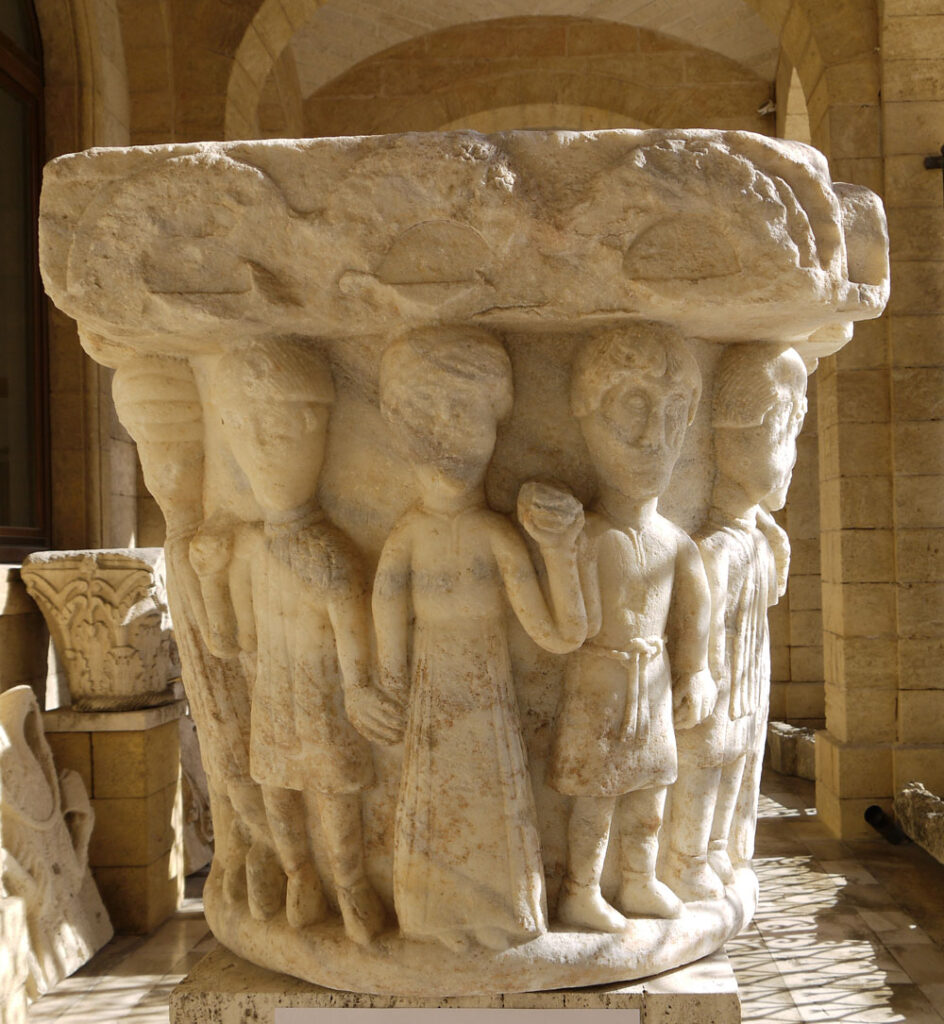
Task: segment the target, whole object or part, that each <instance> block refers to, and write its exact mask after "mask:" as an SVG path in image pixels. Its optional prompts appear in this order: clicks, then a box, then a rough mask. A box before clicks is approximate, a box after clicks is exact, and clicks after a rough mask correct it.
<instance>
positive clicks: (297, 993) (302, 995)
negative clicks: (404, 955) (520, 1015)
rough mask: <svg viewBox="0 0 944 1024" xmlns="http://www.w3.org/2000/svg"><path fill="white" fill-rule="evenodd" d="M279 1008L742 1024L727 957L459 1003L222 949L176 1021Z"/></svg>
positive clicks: (174, 996)
mask: <svg viewBox="0 0 944 1024" xmlns="http://www.w3.org/2000/svg"><path fill="white" fill-rule="evenodd" d="M278 1007H293V1008H300V1009H315V1008H326V1007H359V1008H374V1009H389V1008H394V1007H399V1008H416V1009H419V1008H439V1007H453V1008H461V1007H475V1008H495V1009H500V1008H506V1009H547V1010H562V1009H588V1010H589V1009H612V1010H633V1009H635V1010H639V1011H640V1013H639V1019H640V1024H653V1022H655V1021H659V1022H662V1024H738V1022H739V1021H740V1020H741V1002H740V999H739V997H738V989H737V981H736V980H735V977H734V972H733V971H732V969H731V965H730V963H729V961H728V958H727V956H726V954H725V953H724V952H718V953H714V954H712V955H711V956H708V957H705V958H704V959H702V960H699V961H697V962H696V963H694V964H689V965H688V966H686V967H681V968H679V969H678V970H675V971H667V972H666V973H665V974H659V975H656V976H655V977H652V978H646V979H644V980H642V981H636V982H632V983H631V984H625V983H624V984H616V985H599V986H595V987H592V988H579V989H562V990H557V991H551V992H525V993H520V994H517V995H511V994H509V995H502V994H495V995H480V996H456V997H453V998H446V999H442V998H434V997H428V998H424V997H413V996H389V995H388V996H383V995H370V994H367V993H361V992H340V991H337V990H334V989H328V988H323V987H322V986H320V985H312V984H310V983H308V982H305V981H300V980H299V979H298V978H292V977H289V976H288V975H285V974H277V973H276V972H274V971H268V970H266V969H265V968H263V967H257V966H256V965H255V964H251V963H249V962H247V961H246V960H243V959H242V958H241V957H238V956H236V954H235V953H231V952H230V951H229V950H228V949H226V948H225V947H223V946H219V947H218V948H216V949H215V950H213V951H212V952H210V953H208V954H207V955H206V956H205V957H204V958H203V959H202V960H201V961H200V962H199V963H198V964H197V966H196V967H194V969H193V970H192V971H191V972H190V973H189V974H188V975H187V977H186V978H184V980H183V981H182V982H181V983H180V984H179V985H178V986H177V987H176V988H175V989H174V991H173V992H172V993H171V998H170V1020H171V1024H241V1022H243V1021H248V1020H252V1021H259V1024H272V1021H273V1020H274V1018H275V1010H276V1008H278Z"/></svg>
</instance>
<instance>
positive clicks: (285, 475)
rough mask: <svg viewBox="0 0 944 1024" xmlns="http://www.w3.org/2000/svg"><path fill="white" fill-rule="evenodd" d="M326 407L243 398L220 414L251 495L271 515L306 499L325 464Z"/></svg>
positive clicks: (312, 491) (310, 403) (313, 490)
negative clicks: (247, 479)
mask: <svg viewBox="0 0 944 1024" xmlns="http://www.w3.org/2000/svg"><path fill="white" fill-rule="evenodd" d="M329 411H330V407H329V406H327V405H324V404H321V403H318V402H304V401H299V402H284V401H283V402H280V401H272V402H260V401H258V400H253V399H244V400H243V402H242V404H241V405H237V404H236V403H232V404H231V405H228V406H227V408H225V409H224V410H222V422H223V429H224V431H225V433H226V436H227V438H228V440H229V442H230V445H231V447H232V449H233V454H234V455H235V456H236V460H237V462H238V463H239V465H240V466H241V467H242V469H243V472H244V473H245V474H246V476H247V477H248V478H249V484H250V486H251V487H252V491H253V494H254V495H255V497H256V500H257V501H258V502H259V504H260V505H261V506H262V507H263V508H264V509H265V510H267V511H269V512H288V511H291V510H292V509H294V508H298V507H299V505H303V504H304V503H305V502H306V501H309V500H310V499H311V498H312V497H313V496H314V494H315V491H316V489H317V487H318V477H319V475H320V473H321V464H322V462H323V461H324V450H325V441H326V439H327V431H328V416H329Z"/></svg>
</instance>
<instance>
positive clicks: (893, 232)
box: [887, 103, 944, 260]
mask: <svg viewBox="0 0 944 1024" xmlns="http://www.w3.org/2000/svg"><path fill="white" fill-rule="evenodd" d="M941 111H942V113H941V121H942V123H944V103H942V104H941ZM887 216H888V234H889V243H890V252H891V256H892V258H893V259H895V260H942V259H944V208H942V206H941V204H940V203H938V204H937V205H936V206H930V207H924V206H922V207H917V206H902V207H889V209H888V210H887Z"/></svg>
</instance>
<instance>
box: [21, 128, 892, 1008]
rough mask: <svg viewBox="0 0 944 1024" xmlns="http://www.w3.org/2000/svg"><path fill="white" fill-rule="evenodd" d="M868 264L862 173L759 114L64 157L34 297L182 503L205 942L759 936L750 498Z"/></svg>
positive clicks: (769, 505) (608, 977)
mask: <svg viewBox="0 0 944 1024" xmlns="http://www.w3.org/2000/svg"><path fill="white" fill-rule="evenodd" d="M887 248H888V244H887V232H886V229H885V220H884V213H883V211H882V208H881V203H880V201H879V200H878V198H877V197H876V196H874V195H873V194H872V193H871V192H869V191H868V190H867V189H862V188H858V187H856V186H852V185H845V184H841V183H833V182H832V181H831V180H830V177H829V169H828V166H827V164H826V161H825V158H824V157H823V156H822V155H821V154H819V153H817V152H816V151H815V150H813V149H810V148H809V147H807V146H803V145H801V144H799V143H793V142H785V141H781V140H775V139H770V138H764V137H760V136H756V135H750V134H747V133H743V132H722V131H707V130H706V131H696V130H691V131H628V130H627V131H604V132H589V133H573V132H555V131H538V132H508V133H503V134H497V135H491V136H483V135H479V134H476V133H474V132H450V133H441V134H438V133H431V134H409V135H398V136H374V137H364V138H342V139H314V140H297V141H273V142H228V143H194V144H186V145H174V146H156V147H148V148H141V149H126V150H94V151H89V152H88V153H81V154H75V155H72V156H69V157H64V158H61V159H59V160H57V161H54V162H53V163H52V164H51V165H50V166H49V167H48V168H47V169H46V177H45V185H44V191H43V198H42V220H41V251H42V269H43V275H44V279H45V282H46V287H47V289H48V291H49V293H50V295H51V296H52V297H53V300H54V301H55V302H56V303H57V305H58V306H59V307H60V308H61V309H63V310H64V311H65V312H67V313H69V314H70V315H72V316H74V317H75V318H76V319H77V320H78V321H79V328H80V336H81V338H82V343H83V345H84V347H85V348H86V350H87V351H88V352H89V353H90V354H91V355H92V356H93V358H95V359H97V360H99V361H100V362H102V363H104V364H106V365H109V366H113V367H115V368H116V375H115V399H116V405H117V408H118V412H119V416H120V417H121V419H122V422H123V423H124V424H125V425H126V427H127V428H128V430H129V432H130V433H131V435H132V436H133V437H134V439H135V441H136V442H137V444H138V450H139V453H140V456H141V462H142V467H143V470H144V475H145V479H146V482H147V485H148V488H149V490H150V491H151V492H152V494H154V496H155V498H156V499H157V501H158V503H159V504H160V505H161V508H162V510H163V511H164V515H165V518H166V519H167V523H168V540H167V545H166V556H167V570H168V577H169V584H170V586H169V601H170V604H171V608H172V611H173V615H174V622H175V625H176V635H177V640H178V643H179V646H180V650H181V658H182V663H183V678H184V683H185V686H186V688H187V694H188V698H189V700H190V705H191V709H192V713H193V718H194V722H195V723H196V725H197V728H198V730H199V733H200V743H201V747H202V750H203V758H204V766H205V769H206V775H207V779H208V785H209V790H210V797H211V803H212V810H213V821H214V827H215V836H216V855H215V858H214V862H213V867H212V871H211V875H210V878H209V880H208V883H207V888H206V894H205V899H206V910H207V916H208V920H209V921H210V923H211V926H212V928H213V929H214V931H215V932H216V934H217V935H218V937H219V938H220V939H221V940H222V941H223V942H225V943H226V944H227V945H228V946H229V947H230V948H231V949H233V950H236V951H238V952H239V953H240V954H241V955H243V956H245V957H248V958H249V959H251V960H254V961H256V962H258V963H260V964H264V965H265V966H268V967H271V968H274V969H276V970H281V971H286V972H289V973H292V974H295V975H297V976H299V977H303V978H307V979H309V980H311V981H314V982H317V983H319V984H323V985H327V986H329V987H335V988H342V989H360V990H364V991H371V992H390V993H404V994H423V995H458V994H467V993H478V992H496V991H524V990H535V989H546V988H561V987H568V986H576V985H593V984H602V983H607V982H613V981H618V980H623V979H629V978H635V977H643V976H645V975H647V974H653V973H657V972H660V971H663V970H667V969H670V968H672V967H675V966H678V965H679V964H682V963H685V962H688V961H691V960H695V959H697V958H699V957H701V956H704V955H706V954H708V953H710V952H711V951H713V950H715V949H717V948H719V947H720V946H721V945H722V944H723V943H724V942H725V941H726V940H727V939H728V938H729V937H730V936H731V935H733V934H735V933H736V932H737V931H738V930H739V929H740V928H741V927H743V926H744V924H745V923H746V922H747V921H749V920H750V918H751V915H752V914H753V911H754V905H755V899H756V878H755V876H754V874H753V872H752V869H751V862H750V858H751V855H752V850H753V831H754V826H755V823H756V815H757V791H758V784H759V771H760V763H761V755H762V749H763V737H764V733H765V729H766V717H767V703H768V698H769V686H770V669H769V640H768V634H767V609H768V608H769V607H770V605H772V604H774V603H775V602H776V601H777V600H778V598H779V596H780V595H781V594H782V592H783V588H784V587H785V585H786V574H787V566H788V562H789V543H788V540H787V538H786V535H785V534H784V533H783V531H782V530H781V529H780V527H779V526H778V525H777V523H776V522H775V520H774V518H773V513H774V512H775V511H776V510H777V509H778V508H780V507H782V504H783V501H784V500H785V497H786V491H787V487H788V485H789V481H790V474H791V471H792V468H793V463H794V460H795V457H796V437H797V433H798V431H799V429H800V426H801V424H802V421H803V416H804V414H805V411H806V398H805V392H806V382H807V374H808V373H809V372H812V370H813V369H814V368H815V366H816V363H817V360H818V359H819V358H820V357H822V356H824V355H828V354H830V353H832V352H834V351H836V350H837V349H838V348H839V347H841V346H842V345H843V344H845V343H846V342H847V341H848V340H849V338H850V337H851V331H852V324H853V322H854V321H856V320H862V319H869V318H872V317H876V316H878V315H879V314H880V313H881V311H882V309H883V307H884V304H885V302H886V300H887V296H888V253H887Z"/></svg>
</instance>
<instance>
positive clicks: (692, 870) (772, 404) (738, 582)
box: [665, 344, 806, 899]
mask: <svg viewBox="0 0 944 1024" xmlns="http://www.w3.org/2000/svg"><path fill="white" fill-rule="evenodd" d="M805 413H806V368H805V366H804V364H803V360H802V359H801V358H800V356H799V355H798V354H797V353H796V351H794V350H793V349H791V348H786V349H785V348H782V347H779V346H775V345H764V344H755V345H744V344H741V345H732V346H730V347H729V348H728V349H727V351H726V352H725V354H724V356H723V357H722V359H721V362H720V365H719V367H718V371H717V374H716V377H715V393H714V400H713V404H712V427H713V431H714V448H715V461H716V465H717V476H716V478H715V483H714V489H713V492H712V499H711V507H710V510H709V513H708V521H707V522H706V524H705V526H704V527H703V528H702V529H701V530H700V531H699V533H698V534H697V535H696V540H697V542H698V547H699V550H700V551H701V554H702V558H703V559H704V562H705V569H706V571H707V574H708V583H709V586H710V588H711V601H712V617H711V644H710V664H711V670H712V675H713V676H714V679H715V681H716V682H717V684H718V702H717V705H716V706H715V710H714V711H713V712H712V714H711V716H710V717H709V718H708V719H707V720H706V721H705V722H704V723H702V724H701V725H699V726H698V727H697V728H695V729H692V730H690V731H689V732H688V733H685V734H680V735H679V778H678V782H677V783H676V785H675V790H674V792H673V803H672V829H671V833H672V834H671V843H670V852H669V855H668V858H667V862H666V868H665V872H666V874H665V877H666V880H667V881H668V882H669V884H670V885H672V886H673V888H674V889H675V891H676V892H678V893H679V895H681V896H683V898H685V899H707V898H715V897H718V896H720V895H722V894H723V893H724V885H725V884H726V883H730V882H732V881H733V880H734V871H733V867H732V860H731V856H730V853H731V850H730V848H729V843H730V839H731V832H732V824H733V822H734V820H735V815H736V809H737V805H738V803H739V794H740V793H741V792H742V789H743V791H744V794H745V800H746V806H745V809H744V810H743V811H742V815H743V816H746V817H748V818H750V822H749V824H748V828H747V830H748V831H750V832H751V833H753V829H754V820H755V819H756V806H757V793H756V788H757V785H758V784H759V778H754V774H755V772H754V771H753V769H754V767H755V761H756V764H757V765H759V763H760V760H759V754H760V751H758V752H757V756H756V757H752V754H754V753H755V749H754V748H755V746H756V745H757V744H758V743H759V744H760V750H762V749H763V739H764V736H765V733H766V719H767V704H768V698H769V693H770V638H769V634H768V629H767V609H768V607H769V606H770V605H772V604H776V602H777V600H778V598H779V596H780V594H781V593H782V592H783V589H784V588H785V586H786V564H785V563H786V559H787V557H788V551H789V548H788V546H787V542H786V536H785V535H784V534H783V531H781V530H780V528H779V527H778V526H777V524H776V523H775V522H774V521H773V518H772V517H771V516H770V514H769V510H771V509H777V508H781V507H782V506H783V504H784V502H785V501H786V496H787V488H788V487H789V485H790V476H791V473H792V471H793V465H794V463H795V462H796V438H797V434H798V433H799V431H800V427H801V426H802V424H803V417H804V415H805ZM748 761H751V766H750V769H748V770H747V771H746V770H745V769H746V767H747V764H748ZM744 855H745V851H738V855H737V857H736V859H741V858H742V857H744ZM746 855H747V856H750V853H749V852H747V854H746Z"/></svg>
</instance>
